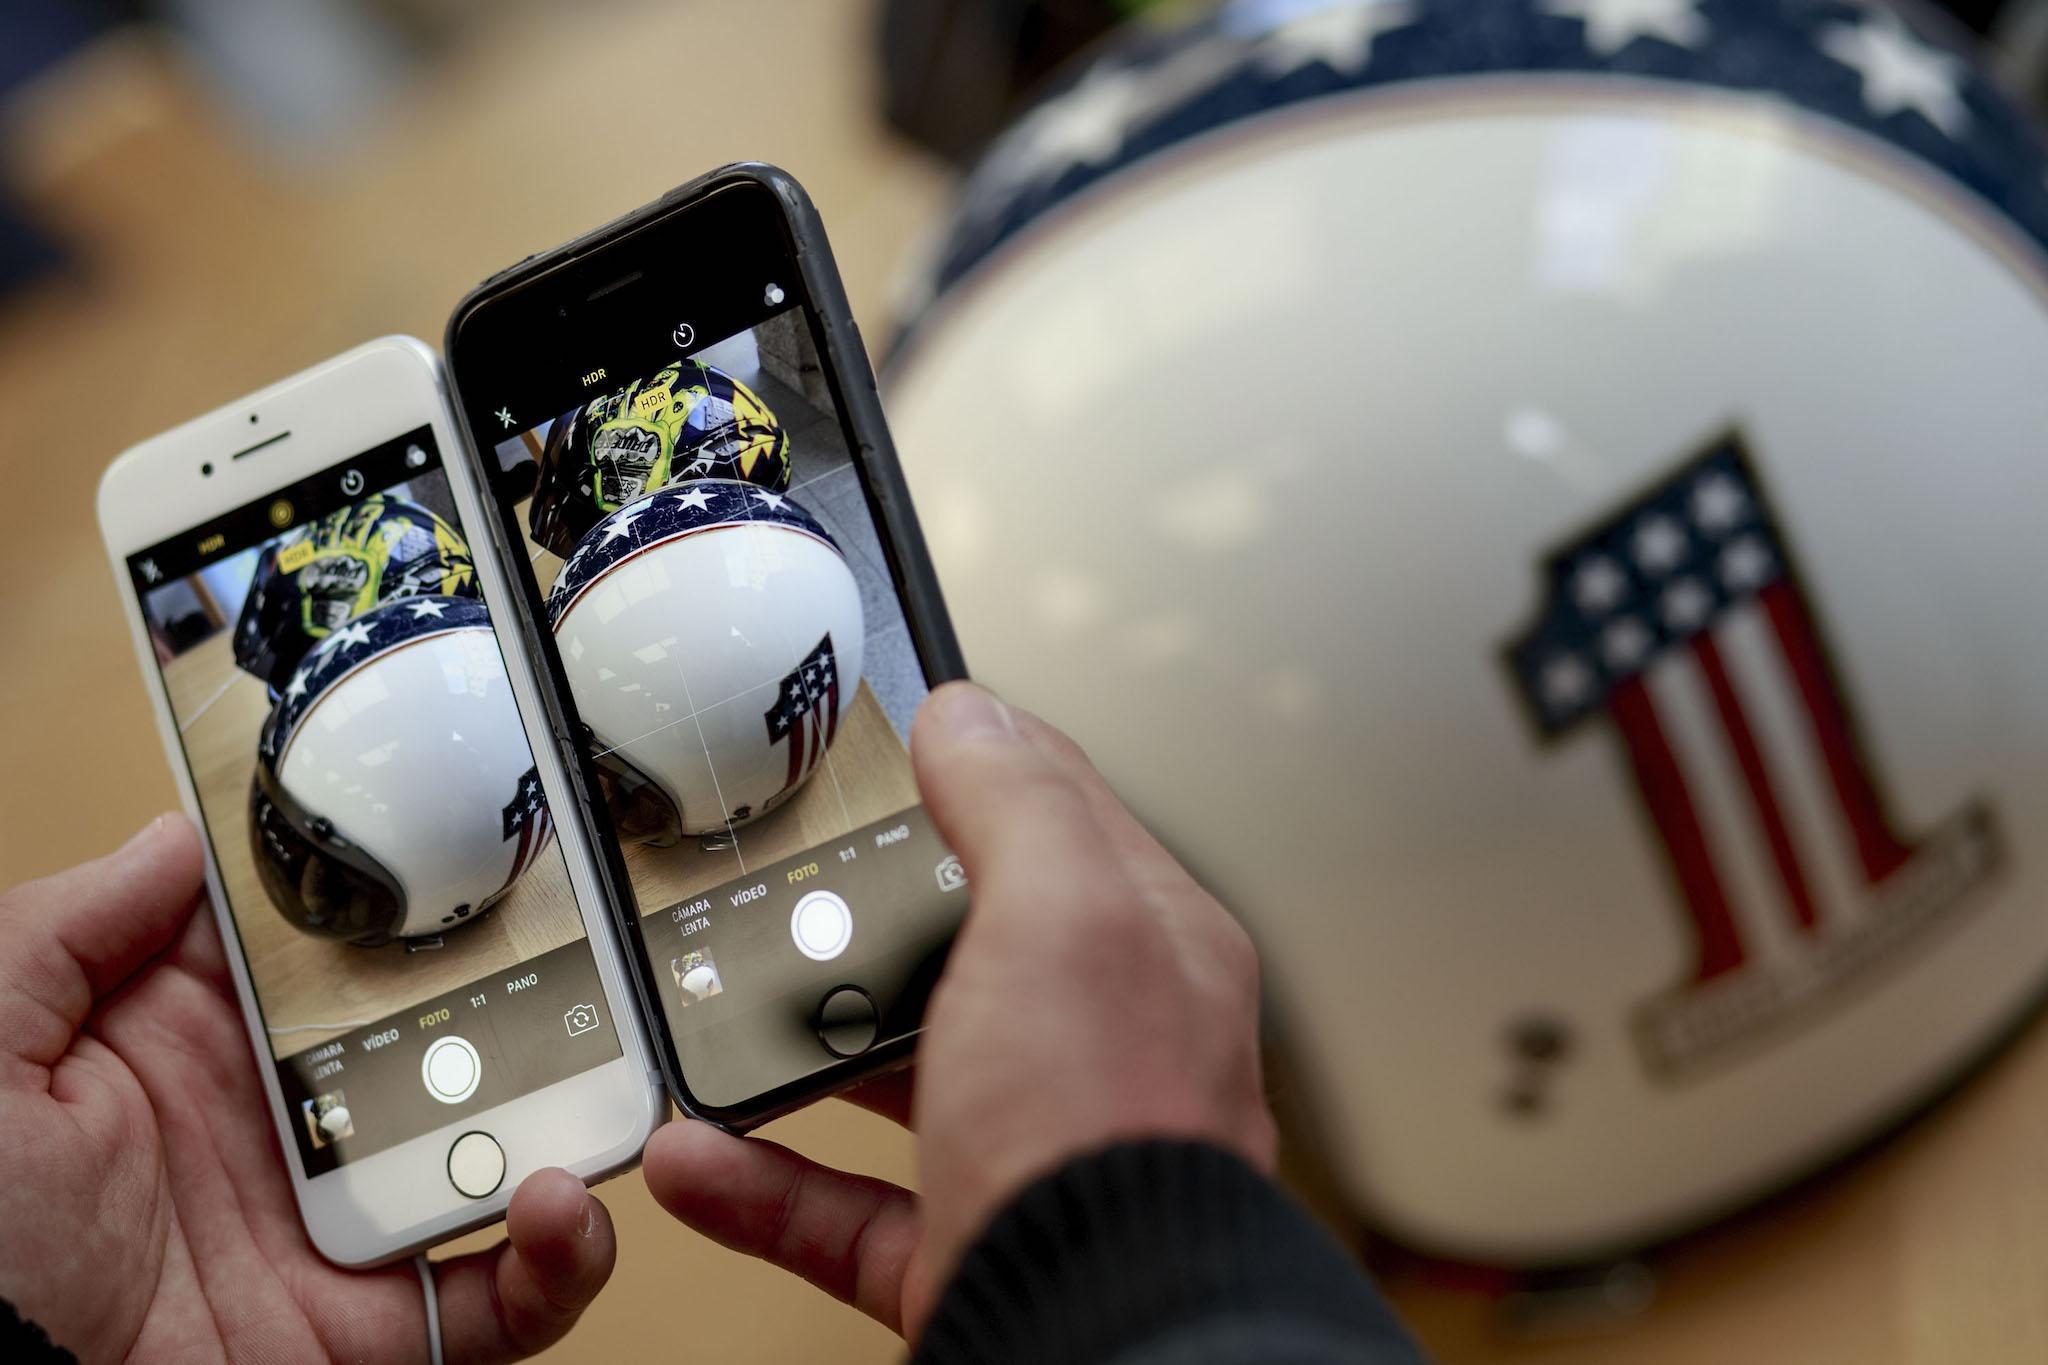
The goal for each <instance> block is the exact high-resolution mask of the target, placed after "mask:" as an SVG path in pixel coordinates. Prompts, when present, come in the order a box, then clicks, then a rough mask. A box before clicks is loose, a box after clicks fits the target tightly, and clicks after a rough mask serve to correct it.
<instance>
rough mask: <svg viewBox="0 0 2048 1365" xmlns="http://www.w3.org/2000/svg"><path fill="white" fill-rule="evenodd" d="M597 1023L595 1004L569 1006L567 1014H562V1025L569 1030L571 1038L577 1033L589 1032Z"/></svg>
mask: <svg viewBox="0 0 2048 1365" xmlns="http://www.w3.org/2000/svg"><path fill="white" fill-rule="evenodd" d="M597 1024H598V1018H597V1006H595V1005H575V1006H572V1007H571V1008H570V1010H569V1012H568V1013H567V1014H564V1015H563V1016H562V1026H563V1027H564V1028H566V1029H568V1030H569V1036H570V1037H571V1038H574V1037H575V1036H576V1035H577V1034H579V1033H588V1032H590V1031H591V1030H592V1029H594V1028H596V1027H597Z"/></svg>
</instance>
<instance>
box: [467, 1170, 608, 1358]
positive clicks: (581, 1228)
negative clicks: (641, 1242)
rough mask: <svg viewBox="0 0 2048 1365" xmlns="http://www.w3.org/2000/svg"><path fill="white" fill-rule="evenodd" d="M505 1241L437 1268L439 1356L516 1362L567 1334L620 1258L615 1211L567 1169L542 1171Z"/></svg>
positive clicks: (516, 1203) (530, 1180)
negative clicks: (615, 1233)
mask: <svg viewBox="0 0 2048 1365" xmlns="http://www.w3.org/2000/svg"><path fill="white" fill-rule="evenodd" d="M505 1234H506V1236H505V1240H504V1241H502V1242H500V1243H499V1244H498V1245H497V1246H495V1247H492V1248H491V1249H490V1250H488V1251H478V1252H472V1253H471V1254H470V1255H467V1256H463V1257H459V1258H457V1259H455V1260H452V1261H447V1262H444V1263H443V1264H441V1265H439V1266H437V1267H435V1271H436V1273H435V1277H434V1282H435V1285H436V1288H437V1289H438V1291H439V1294H440V1300H441V1345H442V1353H443V1354H444V1355H445V1356H446V1357H447V1358H448V1359H449V1360H450V1361H460V1362H464V1363H465V1365H480V1363H481V1362H491V1361H501V1360H517V1359H519V1358H521V1357H522V1356H529V1355H532V1354H533V1353H534V1352H535V1351H538V1350H541V1349H542V1348H544V1347H547V1346H551V1345H553V1344H554V1343H555V1342H557V1341H560V1340H561V1339H562V1336H563V1334H565V1333H566V1332H567V1331H568V1330H569V1329H570V1328H571V1327H573V1326H575V1325H576V1319H577V1318H578V1317H580V1316H582V1313H583V1310H584V1309H585V1308H587V1307H589V1306H590V1301H591V1300H592V1299H595V1298H596V1297H597V1291H598V1290H600V1289H602V1288H604V1282H605V1281H606V1280H607V1279H609V1278H611V1273H612V1263H613V1262H614V1261H615V1260H617V1259H618V1239H617V1237H616V1236H615V1235H614V1233H613V1231H612V1220H611V1215H610V1214H609V1213H607V1212H606V1211H605V1207H604V1205H603V1204H602V1203H600V1202H599V1201H598V1199H597V1196H595V1195H593V1194H591V1193H590V1191H588V1190H586V1189H584V1188H583V1182H582V1181H580V1180H578V1179H577V1178H576V1177H575V1176H573V1175H570V1174H569V1173H568V1172H567V1171H564V1170H558V1169H555V1168H552V1167H551V1168H549V1169H547V1170H544V1171H535V1172H534V1173H533V1174H532V1175H530V1176H528V1177H527V1178H526V1179H525V1181H523V1182H522V1183H521V1184H520V1186H519V1189H518V1192H517V1193H515V1194H514V1195H513V1196H512V1203H511V1206H510V1207H509V1208H507V1209H506V1211H505Z"/></svg>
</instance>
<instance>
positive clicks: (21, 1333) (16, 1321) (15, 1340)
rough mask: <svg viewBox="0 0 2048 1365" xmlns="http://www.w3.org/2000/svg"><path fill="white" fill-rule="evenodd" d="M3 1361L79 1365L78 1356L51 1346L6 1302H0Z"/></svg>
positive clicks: (12, 1364) (39, 1330) (15, 1364)
mask: <svg viewBox="0 0 2048 1365" xmlns="http://www.w3.org/2000/svg"><path fill="white" fill-rule="evenodd" d="M0 1360H4V1361H7V1362H8V1365H78V1357H77V1356H75V1355H73V1354H71V1352H69V1351H67V1350H65V1349H64V1348H63V1347H61V1346H58V1345H55V1344H54V1343H52V1342H51V1340H50V1338H49V1337H48V1336H47V1335H45V1334H44V1332H43V1329H42V1328H41V1327H38V1326H37V1325H36V1324H35V1323H33V1322H30V1321H29V1320H28V1319H27V1318H24V1317H23V1316H22V1315H21V1313H20V1311H19V1310H17V1309H16V1308H15V1306H14V1305H13V1304H11V1303H9V1302H8V1301H7V1300H6V1299H0Z"/></svg>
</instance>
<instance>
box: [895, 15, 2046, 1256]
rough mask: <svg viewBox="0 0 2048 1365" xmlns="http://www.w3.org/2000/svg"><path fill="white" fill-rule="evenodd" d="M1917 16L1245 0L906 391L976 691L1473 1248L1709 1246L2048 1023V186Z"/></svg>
mask: <svg viewBox="0 0 2048 1365" xmlns="http://www.w3.org/2000/svg"><path fill="white" fill-rule="evenodd" d="M1915 14H1916V16H1917V15H1918V14H1919V11H1915ZM1919 23H1920V21H1919V20H1918V19H1917V18H1916V20H1915V22H1914V23H1913V24H1909V23H1908V22H1907V20H1905V19H1904V18H1902V17H1900V15H1899V14H1896V13H1894V12H1892V11H1890V10H1888V9H1886V8H1884V7H1882V6H1876V5H1861V6H1848V5H1811V4H1776V3H1764V2H1763V0H1717V2H1716V3H1696V2H1695V0H1668V3H1656V4H1646V3H1620V2H1619V0H1533V2H1531V3H1522V2H1520V0H1517V2H1516V3H1502V2H1501V0H1469V2H1468V0H1435V2H1432V0H1415V2H1413V3H1398V4H1396V3H1376V4H1351V3H1335V4H1329V3H1325V4H1308V3H1272V2H1271V0H1268V2H1267V3H1232V4H1225V5H1223V6H1221V7H1220V9H1219V10H1218V11H1217V13H1216V14H1215V15H1214V16H1213V17H1211V18H1206V19H1204V20H1202V21H1200V22H1199V23H1198V24H1196V25H1195V26H1194V27H1192V28H1190V29H1187V30H1184V31H1180V32H1177V33H1170V34H1161V33H1158V32H1147V33H1142V34H1138V35H1136V36H1135V37H1133V38H1132V39H1131V40H1130V41H1128V42H1126V43H1124V44H1123V45H1122V46H1112V47H1111V48H1109V49H1107V50H1106V51H1104V52H1103V53H1101V54H1100V55H1099V58H1098V59H1097V60H1096V61H1095V62H1094V64H1093V65H1092V66H1091V67H1089V69H1087V70H1086V71H1085V72H1082V73H1080V74H1078V75H1077V77H1076V78H1075V79H1073V80H1072V81H1071V82H1070V83H1068V84H1067V86H1066V88H1065V89H1064V91H1063V92H1062V93H1059V94H1056V95H1055V96H1053V97H1052V98H1051V99H1050V100H1049V101H1048V102H1046V103H1044V104H1043V105H1041V106H1040V107H1038V108H1037V109H1036V110H1035V111H1033V112H1031V113H1030V114H1028V115H1027V116H1026V117H1025V118H1024V119H1023V120H1022V121H1021V122H1020V123H1019V124H1018V125H1017V126H1016V127H1015V128H1014V129H1013V130H1012V131H1011V132H1010V133H1009V134H1008V135H1007V136H1006V137H1004V138H1003V139H1001V140H1000V141H999V142H998V143H997V144H995V146H994V147H993V148H992V150H991V153H990V155H989V157H988V159H987V161H986V162H985V164H984V165H983V167H982V168H981V169H980V170H979V171H978V172H977V173H976V174H975V175H974V176H973V177H972V178H971V179H970V180H969V182H968V184H967V188H966V195H965V199H964V202H963V204H962V207H961V211H960V216H959V217H958V219H957V221H956V225H955V228H954V230H953V233H952V236H951V238H950V240H949V241H947V242H946V243H945V245H944V247H943V248H942V253H941V256H940V258H939V260H938V261H937V264H936V266H935V268H934V270H933V272H932V274H931V277H930V279H931V283H932V286H933V288H932V290H931V291H930V293H929V296H928V300H927V303H926V304H925V306H924V307H923V310H922V312H921V315H920V316H918V317H917V318H916V319H915V321H914V322H913V324H912V326H911V329H910V331H909V334H908V337H907V340H906V342H905V344H904V347H903V349H902V350H901V351H900V352H899V355H898V357H897V360H896V363H895V364H894V366H893V369H892V373H891V381H892V382H891V386H890V390H891V391H890V413H891V418H892V421H893V424H894V426H895V428H896V433H897V437H898V442H899V446H900V449H901V451H902V455H903V460H904V465H905V469H906V473H907V476H908V479H909V483H910V486H911V489H912V492H913V493H914V494H915V496H916V498H917V502H918V510H919V513H920V518H921V520H922V522H923V524H924V526H925V527H926V529H927V533H928V535H929V537H930V543H931V548H932V552H933V557H934V559H935V561H936V564H937V567H938V570H939V576H940V578H941V579H942V580H943V581H944V583H945V584H946V596H947V599H948V602H949V605H950V606H951V608H952V612H953V616H954V619H955V621H956V623H957V627H958V630H959V633H960V638H961V643H962V645H963V647H964V651H965V653H966V655H967V657H969V658H971V659H973V660H974V661H975V668H976V672H977V675H978V676H980V677H983V678H985V679H987V680H988V681H990V682H991V683H992V684H994V685H996V686H998V687H1001V688H1003V689H1006V690H1008V691H1010V692H1011V693H1013V694H1014V695H1016V696H1017V697H1018V698H1019V699H1020V700H1021V701H1023V702H1025V703H1027V704H1032V705H1035V706H1038V707H1040V708H1042V709H1044V710H1045V711H1046V713H1047V714H1049V715H1052V716H1054V717H1057V718H1058V719H1059V720H1060V722H1061V723H1062V724H1063V725H1067V726H1069V727H1071V728H1072V729H1073V730H1074V731H1075V732H1076V734H1077V736H1078V737H1079V738H1080V739H1081V740H1082V741H1083V742H1084V743H1085V744H1086V745H1087V747H1088V749H1089V751H1090V753H1091V755H1093V756H1094V757H1095V758H1096V759H1098V761H1100V762H1101V764H1102V766H1103V767H1104V768H1105V770H1106V771H1107V772H1108V773H1109V774H1110V776H1111V778H1112V780H1114V781H1115V782H1116V783H1117V785H1118V787H1119V789H1120V790H1121V791H1122V792H1123V793H1124V794H1125V795H1126V797H1127V798H1128V799H1129V800H1131V801H1132V803H1133V804H1134V805H1135V806H1136V807H1137V809H1138V810H1139V812H1140V814H1141V815H1143V816H1144V817H1145V818H1146V819H1147V820H1148V822H1150V823H1152V824H1153V825H1155V826H1156V827H1157V828H1158V829H1159V830H1160V832H1161V834H1162V836H1163V837H1165V838H1166V839H1167V840H1168V842H1169V843H1170V844H1172V845H1173V846H1174V847H1176V848H1178V849H1180V850H1183V851H1184V852H1185V853H1186V854H1187V855H1188V856H1189V857H1190V858H1191V859H1192V861H1193V862H1194V863H1195V865H1196V867H1197V870H1198V871H1199V872H1200V873H1202V874H1203V875H1205V877H1206V878H1207V879H1209V880H1210V881H1211V882H1212V883H1213V884H1214V885H1215V886H1216V887H1217V888H1218V889H1219V890H1220V891H1221V892H1223V893H1224V894H1225V895H1226V896H1227V898H1229V899H1230V900H1231V901H1232V903H1233V904H1234V905H1235V906H1236V907H1237V908H1238V909H1239V910H1240V911H1241V912H1242V913H1243V914H1244V915H1245V916H1246V918H1247V919H1248V920H1249V921H1250V924H1251V928H1252V929H1253V931H1254V933H1255V935H1256V936H1257V937H1258V939H1259V940H1260V943H1261V945H1262V948H1263V950H1264V954H1265V960H1266V964H1267V967H1268V970H1269V971H1270V972H1271V973H1272V975H1273V978H1274V986H1275V991H1274V994H1275V997H1276V999H1277V1001H1278V1003H1279V1007H1280V1008H1281V1009H1282V1010H1283V1011H1284V1012H1286V1013H1287V1014H1289V1015H1291V1016H1292V1018H1293V1020H1294V1024H1295V1027H1294V1028H1293V1029H1292V1030H1291V1033H1292V1035H1293V1036H1294V1038H1295V1039H1296V1040H1297V1041H1298V1043H1299V1045H1300V1048H1301V1054H1302V1055H1301V1058H1300V1061H1301V1064H1302V1066H1303V1068H1304V1069H1305V1072H1306V1074H1307V1076H1308V1078H1309V1079H1310V1080H1311V1081H1312V1082H1313V1083H1314V1084H1315V1086H1316V1088H1317V1090H1318V1092H1319V1095H1318V1103H1317V1106H1316V1107H1317V1108H1318V1110H1319V1111H1321V1112H1323V1113H1324V1114H1326V1115H1327V1117H1328V1121H1329V1124H1330V1136H1331V1139H1332V1140H1331V1141H1329V1142H1328V1143H1326V1144H1325V1146H1326V1148H1327V1150H1328V1151H1330V1153H1331V1154H1332V1156H1333V1158H1334V1160H1335V1162H1336V1164H1337V1166H1338V1167H1339V1171H1338V1174H1339V1175H1340V1176H1341V1177H1342V1178H1343V1180H1344V1181H1345V1182H1346V1183H1347V1184H1348V1186H1349V1188H1350V1190H1351V1191H1352V1193H1353V1195H1354V1197H1355V1198H1356V1199H1357V1200H1358V1201H1359V1202H1360V1203H1361V1204H1362V1205H1363V1206H1364V1208H1365V1210H1366V1211H1367V1212H1368V1213H1370V1214H1372V1215H1374V1216H1375V1217H1376V1219H1377V1220H1378V1221H1379V1222H1380V1223H1381V1224H1382V1225H1383V1226H1385V1227H1388V1228H1389V1229H1391V1230H1393V1231H1395V1232H1397V1233H1399V1234H1401V1235H1403V1236H1404V1237H1406V1238H1407V1239H1408V1240H1410V1241H1412V1242H1414V1243H1416V1244H1418V1245H1420V1246H1423V1247H1427V1248H1432V1249H1437V1250H1441V1251H1445V1252H1449V1253H1452V1254H1455V1255H1458V1256H1461V1257H1465V1258H1469V1259H1482V1260H1493V1261H1503V1262H1511V1263H1512V1262H1554V1261H1559V1260H1572V1259H1577V1258H1580V1257H1590V1256H1598V1255H1604V1254H1608V1253H1610V1252H1614V1251H1617V1250H1625V1249H1627V1248H1629V1247H1631V1246H1634V1245H1639V1244H1641V1243H1643V1242H1645V1241H1648V1240H1653V1239H1656V1238H1658V1237H1661V1236H1664V1235H1667V1234H1671V1233H1675V1232H1678V1231H1680V1230H1682V1229H1684V1228H1685V1227H1687V1226H1688V1225H1690V1224H1693V1223H1696V1222H1698V1221H1700V1220H1702V1219H1705V1218H1707V1217H1709V1216H1711V1215H1713V1214H1715V1213H1717V1212H1719V1211H1720V1210H1723V1209H1726V1208H1728V1207H1730V1206H1732V1205H1734V1204H1736V1203H1739V1202H1741V1201H1742V1200H1744V1199H1747V1198H1751V1197H1755V1196H1757V1195H1759V1194H1761V1193H1763V1192H1765V1191H1767V1190H1769V1189H1771V1188H1773V1187H1775V1186H1777V1185H1779V1184H1781V1183H1782V1182H1784V1181H1786V1180H1788V1179H1791V1178H1792V1177H1794V1176H1796V1175H1797V1174H1799V1173H1801V1172H1802V1171H1804V1170H1806V1169H1809V1168H1810V1167H1811V1166H1813V1165H1814V1164H1815V1163H1817V1162H1819V1161H1821V1160H1823V1159H1824V1158H1826V1157H1827V1156H1828V1155H1830V1154H1832V1153H1836V1152H1839V1151H1842V1150H1844V1149H1845V1148H1846V1147H1848V1146H1850V1145H1852V1144H1854V1143H1856V1142H1857V1141H1859V1140H1861V1139H1863V1138H1866V1137H1868V1136H1869V1135H1871V1134H1874V1133H1876V1132H1877V1131H1879V1130H1880V1129H1882V1128H1883V1127H1884V1126H1885V1125H1887V1124H1889V1123H1890V1122H1892V1121H1894V1120H1896V1119H1897V1118H1899V1117H1900V1116H1902V1115H1904V1114H1906V1113H1908V1112H1910V1111H1911V1110H1912V1109H1913V1108H1914V1107H1915V1106H1917V1105H1919V1104H1921V1103H1922V1102H1924V1101H1925V1100H1926V1099H1928V1098H1929V1097H1931V1096H1932V1095H1934V1094H1935V1093H1937V1092H1938V1091H1939V1090H1940V1089H1941V1088H1942V1087H1943V1086H1944V1085H1945V1084H1946V1083H1948V1082H1949V1081H1951V1080H1952V1079H1953V1078H1955V1077H1956V1076H1957V1074H1958V1073H1959V1071H1960V1070H1961V1069H1962V1068H1963V1067H1965V1066H1966V1065H1968V1064H1969V1063H1971V1062H1972V1061H1973V1060H1974V1059H1976V1058H1978V1057H1980V1056H1982V1055H1984V1054H1985V1051H1986V1049H1987V1048H1988V1047H1989V1046H1990V1044H1991V1041H1992V1040H1993V1039H1995V1038H1997V1037H1999V1036H2000V1035H2001V1034H2002V1033H2003V1031H2004V1030H2006V1029H2007V1028H2008V1027H2010V1026H2011V1025H2012V1024H2013V1023H2014V1021H2015V1020H2016V1019H2017V1018H2019V1017H2021V1015H2022V1014H2023V1012H2024V1011H2025V1010H2027V1009H2028V1008H2029V1007H2030V1002H2032V1001H2033V1000H2034V999H2036V998H2037V996H2038V994H2039V992H2040V991H2041V989H2042V987H2043V985H2044V983H2048V933H2044V932H2043V927H2042V926H2043V923H2044V920H2043V917H2042V907H2043V905H2044V903H2048V870H2044V868H2043V867H2042V866H2041V865H2040V863H2039V861H2038V860H2037V859H2023V858H2021V857H2019V856H2012V857H2002V856H2001V853H2000V849H2001V847H2005V848H2011V849H2020V848H2030V847H2034V846H2039V845H2043V844H2048V761H2044V757H2043V753H2042V749H2041V742H2040V739H2039V737H2040V736H2042V735H2048V688H2044V687H2043V686H2042V684H2041V679H2042V678H2043V677H2048V634H2044V633H2043V632H2042V631H2041V630H2040V629H2038V628H2035V627H2034V626H2022V625H2020V624H2019V623H2022V622H2032V623H2036V625H2038V622H2039V621H2040V620H2041V609H2040V605H2039V600H2038V599H2039V595H2040V585H2041V583H2042V582H2043V581H2048V549H2044V546H2048V541H2044V540H2043V538H2042V536H2041V535H2040V531H2039V525H2038V523H2039V521H2040V518H2041V515H2042V509H2043V508H2044V507H2048V459H2044V457H2043V452H2042V449H2041V433H2042V432H2043V431H2048V269H2044V259H2048V258H2044V256H2043V243H2044V241H2048V182H2044V177H2043V166H2044V163H2043V160H2042V158H2041V156H2040V155H2039V153H2038V151H2037V150H2036V146H2037V144H2036V142H2035V140H2034V136H2033V134H2032V133H2031V132H2030V131H2029V130H2028V128H2027V127H2026V125H2025V122H2024V120H2023V119H2022V118H2021V117H2020V116H2019V115H2018V114H2016V113H2015V111H2014V110H2012V109H2011V108H2010V107H2009V106H2008V105H2007V104H2005V103H2004V101H2003V100H2002V99H2001V97H2000V96H1999V95H1998V94H1997V93H1996V92H1995V91H1994V90H1993V89H1992V88H1991V87H1990V86H1989V85H1988V84H1987V83H1986V82H1985V80H1984V79H1982V78H1981V77H1980V76H1979V75H1978V74H1977V73H1976V72H1975V71H1974V70H1973V68H1972V67H1971V66H1970V64H1969V63H1968V61H1967V60H1966V59H1965V58H1964V57H1963V56H1960V55H1958V54H1957V52H1956V51H1955V50H1953V49H1952V48H1950V47H1949V46H1947V45H1946V43H1947V35H1946V34H1945V33H1944V32H1943V31H1941V30H1939V29H1935V28H1929V27H1924V26H1916V25H1917V24H1919ZM1246 411H1255V412H1256V414H1257V417H1256V418H1255V419H1254V420H1245V418H1244V416H1243V414H1244V413H1245V412H1246ZM1196 741H1199V742H1196Z"/></svg>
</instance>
